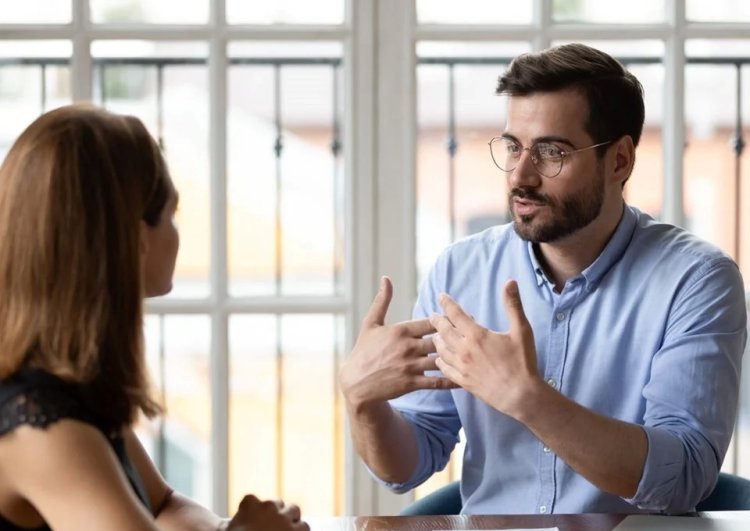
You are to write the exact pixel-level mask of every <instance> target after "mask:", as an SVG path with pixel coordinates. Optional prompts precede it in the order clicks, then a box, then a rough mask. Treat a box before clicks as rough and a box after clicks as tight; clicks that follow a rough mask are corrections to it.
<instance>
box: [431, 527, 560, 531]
mask: <svg viewBox="0 0 750 531" xmlns="http://www.w3.org/2000/svg"><path fill="white" fill-rule="evenodd" d="M433 531H451V530H450V529H435V530H433ZM466 531H480V530H477V529H467V530H466ZM481 531H560V529H559V528H557V527H524V528H523V529H516V528H514V529H482V530H481Z"/></svg>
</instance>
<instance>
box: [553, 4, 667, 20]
mask: <svg viewBox="0 0 750 531" xmlns="http://www.w3.org/2000/svg"><path fill="white" fill-rule="evenodd" d="M665 14H666V5H665V2H664V0H630V1H629V2H601V1H600V0H554V1H553V4H552V18H554V19H555V20H556V21H558V22H591V23H603V24H633V23H636V24H640V23H656V22H664V16H665Z"/></svg>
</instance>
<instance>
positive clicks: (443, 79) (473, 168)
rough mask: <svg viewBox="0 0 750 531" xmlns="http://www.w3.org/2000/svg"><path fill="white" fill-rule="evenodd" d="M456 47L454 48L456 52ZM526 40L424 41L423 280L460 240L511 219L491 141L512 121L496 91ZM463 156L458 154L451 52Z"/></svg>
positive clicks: (420, 80)
mask: <svg viewBox="0 0 750 531" xmlns="http://www.w3.org/2000/svg"><path fill="white" fill-rule="evenodd" d="M449 50H450V53H448V52H449ZM527 50H528V45H527V44H526V43H516V42H509V43H500V44H497V43H493V44H490V43H481V44H479V43H431V42H425V43H420V44H419V45H418V47H417V51H418V54H419V55H418V57H419V63H420V64H419V66H418V68H417V86H418V89H417V90H418V93H417V124H418V139H417V146H418V152H417V266H418V271H419V277H420V279H423V278H424V276H425V275H426V274H427V272H428V271H429V268H430V266H431V265H432V263H433V262H434V260H435V258H437V256H438V254H439V253H440V252H441V251H442V250H443V249H444V248H445V247H446V246H447V245H448V244H449V243H450V242H451V240H452V239H458V238H462V237H464V236H467V235H469V234H471V233H474V232H478V231H480V230H483V229H485V228H487V227H489V226H490V225H495V224H499V223H505V222H506V221H507V216H506V208H507V200H506V192H505V175H504V174H502V173H501V172H500V170H498V169H497V168H496V167H495V165H494V164H493V163H492V159H491V158H490V152H489V147H488V145H487V143H488V142H489V140H490V139H491V138H492V137H493V136H497V135H498V134H499V133H500V132H501V131H502V129H503V127H504V125H505V98H504V97H499V96H497V95H495V88H496V85H497V78H498V76H499V75H500V74H501V73H502V72H503V71H504V70H505V68H506V67H507V61H508V60H509V59H510V58H512V57H514V56H515V55H517V54H519V53H521V52H524V51H527ZM451 55H452V56H454V57H455V56H458V57H462V58H464V59H462V60H461V61H460V62H458V63H456V64H455V66H453V68H452V70H453V84H454V98H453V99H454V103H453V121H454V123H455V136H454V141H455V146H456V150H455V156H454V157H453V158H451V156H450V144H449V141H450V133H451V131H450V123H451V101H450V82H451V81H450V80H451V78H450V76H451V67H450V66H449V65H450V64H451V63H452V60H451V57H450V56H451Z"/></svg>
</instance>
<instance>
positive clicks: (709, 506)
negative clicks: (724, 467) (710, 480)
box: [695, 472, 750, 511]
mask: <svg viewBox="0 0 750 531" xmlns="http://www.w3.org/2000/svg"><path fill="white" fill-rule="evenodd" d="M695 510H696V511H747V510H750V480H748V479H745V478H741V477H739V476H735V475H733V474H727V473H725V472H721V473H720V474H719V481H717V482H716V487H715V488H714V491H713V492H712V493H711V494H710V495H709V497H708V498H706V499H705V500H703V501H702V502H700V503H699V504H698V505H696V507H695Z"/></svg>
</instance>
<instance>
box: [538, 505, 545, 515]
mask: <svg viewBox="0 0 750 531" xmlns="http://www.w3.org/2000/svg"><path fill="white" fill-rule="evenodd" d="M539 512H540V513H541V514H544V513H546V512H547V506H546V505H540V506H539Z"/></svg>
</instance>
